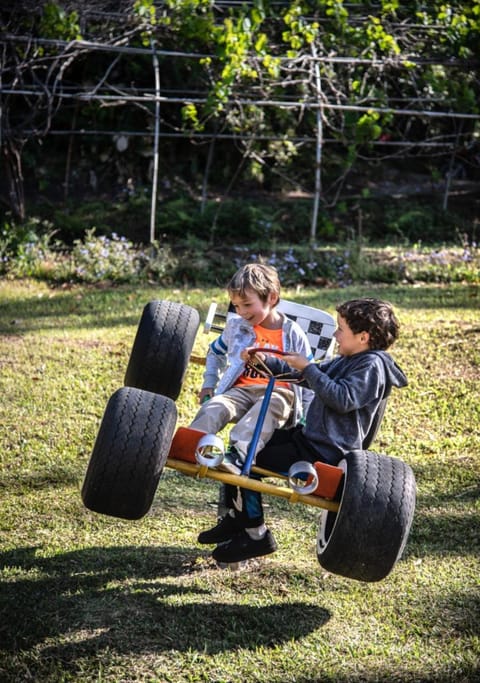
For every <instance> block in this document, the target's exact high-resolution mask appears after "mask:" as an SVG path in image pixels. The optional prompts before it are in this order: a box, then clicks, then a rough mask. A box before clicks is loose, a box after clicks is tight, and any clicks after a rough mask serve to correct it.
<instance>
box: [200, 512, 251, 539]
mask: <svg viewBox="0 0 480 683" xmlns="http://www.w3.org/2000/svg"><path fill="white" fill-rule="evenodd" d="M241 530H242V529H241V528H240V527H239V526H238V522H237V520H236V519H235V517H232V515H225V517H224V518H223V519H221V520H220V521H219V523H218V524H217V526H214V527H213V528H212V529H208V530H207V531H202V532H200V533H199V534H198V538H197V541H198V542H199V543H204V544H206V545H208V544H209V543H225V541H229V540H230V539H231V538H233V537H234V536H236V535H237V534H239V533H240V532H241Z"/></svg>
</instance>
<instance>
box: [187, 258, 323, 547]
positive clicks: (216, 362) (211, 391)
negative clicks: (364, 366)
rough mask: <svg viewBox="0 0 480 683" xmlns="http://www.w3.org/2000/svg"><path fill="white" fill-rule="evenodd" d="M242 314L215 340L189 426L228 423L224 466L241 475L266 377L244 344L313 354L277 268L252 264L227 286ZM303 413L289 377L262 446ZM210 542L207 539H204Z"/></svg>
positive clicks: (271, 410)
mask: <svg viewBox="0 0 480 683" xmlns="http://www.w3.org/2000/svg"><path fill="white" fill-rule="evenodd" d="M227 291H228V294H229V296H230V301H231V303H232V306H233V308H234V310H235V313H237V315H234V316H231V317H229V318H228V319H227V322H226V324H225V329H224V330H223V332H222V334H221V335H220V336H219V337H218V338H217V339H215V341H213V342H212V343H211V344H210V347H209V350H208V353H207V358H206V370H205V373H204V381H203V385H202V388H201V390H200V394H199V399H200V403H201V408H200V410H199V411H198V413H197V415H196V417H195V419H194V420H193V422H192V424H191V425H190V427H191V428H193V429H198V430H200V431H203V432H207V433H209V434H216V433H217V432H219V431H220V430H221V429H223V428H224V427H225V426H226V425H227V424H228V423H230V422H233V423H235V424H234V427H233V428H232V429H231V431H230V446H229V448H228V450H227V453H226V454H225V457H224V460H223V462H222V463H221V464H220V465H219V466H218V467H219V469H222V470H224V471H227V472H230V473H232V474H240V472H241V469H242V467H243V464H244V462H245V460H246V456H247V451H248V446H249V444H250V441H251V439H252V436H253V432H254V430H255V425H256V424H257V420H258V415H259V413H260V409H261V406H262V400H263V397H264V394H265V389H266V385H267V381H268V380H266V379H265V378H264V377H263V376H260V374H259V373H258V372H256V371H255V370H254V369H252V367H251V366H250V364H248V363H246V361H245V360H244V359H243V358H242V355H241V354H242V352H243V350H244V349H245V347H247V346H249V347H257V348H271V349H273V350H275V349H276V350H279V351H284V352H288V353H301V354H302V355H304V356H305V357H306V358H309V359H312V358H313V356H312V351H311V348H310V344H309V342H308V339H307V337H306V335H305V333H304V332H303V330H302V329H301V328H300V326H299V325H297V324H296V323H295V322H293V321H292V320H290V319H289V318H287V317H286V316H285V315H284V314H283V313H281V312H280V311H279V310H278V309H277V304H278V302H279V300H280V281H279V278H278V274H277V271H276V270H275V268H272V267H270V266H267V265H264V264H261V263H249V264H247V265H245V266H243V267H242V268H240V269H239V270H238V271H237V272H236V273H235V275H234V276H233V277H232V279H231V280H230V282H229V283H228V285H227ZM301 413H302V390H300V389H299V388H298V387H297V386H296V385H293V384H291V383H289V382H278V383H276V384H275V388H274V391H273V393H272V396H271V399H270V404H269V407H268V411H267V413H266V416H265V420H264V423H263V427H262V430H261V433H260V438H259V441H258V446H257V451H258V450H260V449H262V448H263V447H264V446H265V444H266V443H267V441H268V440H269V439H270V437H271V436H272V434H273V432H274V431H275V429H277V428H279V427H283V426H284V425H286V424H287V423H289V421H290V422H291V424H296V422H297V421H298V420H299V419H300V417H301ZM200 542H208V541H205V540H204V541H200Z"/></svg>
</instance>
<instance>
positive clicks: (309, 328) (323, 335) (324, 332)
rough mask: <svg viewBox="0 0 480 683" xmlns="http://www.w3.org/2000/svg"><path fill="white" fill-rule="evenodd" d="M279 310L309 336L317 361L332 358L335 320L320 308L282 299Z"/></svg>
mask: <svg viewBox="0 0 480 683" xmlns="http://www.w3.org/2000/svg"><path fill="white" fill-rule="evenodd" d="M278 310H279V311H281V312H282V313H285V315H286V316H288V317H289V318H290V319H291V320H294V321H295V322H296V323H297V325H300V327H301V328H302V330H303V331H304V332H305V334H306V335H307V339H308V341H309V342H310V346H311V347H312V353H313V357H314V359H315V360H321V359H324V358H330V357H331V356H332V355H333V349H334V347H335V339H334V337H333V333H334V332H335V328H336V324H335V318H334V317H333V316H332V315H330V313H327V312H326V311H322V310H321V309H319V308H313V307H312V306H305V305H304V304H296V303H294V302H293V301H285V300H284V299H280V301H279V302H278Z"/></svg>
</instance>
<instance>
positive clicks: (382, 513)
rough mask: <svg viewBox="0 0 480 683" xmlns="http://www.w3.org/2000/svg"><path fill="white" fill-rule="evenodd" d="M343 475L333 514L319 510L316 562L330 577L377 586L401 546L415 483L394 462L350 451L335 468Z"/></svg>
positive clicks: (412, 508)
mask: <svg viewBox="0 0 480 683" xmlns="http://www.w3.org/2000/svg"><path fill="white" fill-rule="evenodd" d="M339 466H340V467H342V469H343V470H344V472H345V476H344V482H343V491H342V492H341V494H340V507H339V510H338V512H329V511H328V510H323V511H322V513H321V515H320V523H319V528H318V536H317V557H318V561H319V562H320V564H321V566H322V567H323V568H324V569H326V570H327V571H328V572H331V573H332V574H339V575H341V576H346V577H348V578H350V579H357V580H358V581H380V580H381V579H383V578H385V576H387V574H388V573H389V572H390V571H391V570H392V569H393V567H394V565H395V563H396V562H397V560H398V559H399V558H400V556H401V554H402V552H403V550H404V548H405V544H406V542H407V538H408V534H409V531H410V527H411V524H412V521H413V514H414V511H415V494H416V487H415V477H414V475H413V472H412V470H411V468H410V467H409V466H408V465H407V464H406V463H404V462H402V461H401V460H398V459H397V458H391V457H388V456H386V455H380V454H378V453H374V452H373V451H354V452H352V453H349V454H347V455H346V457H345V459H344V460H342V461H341V462H340V463H339Z"/></svg>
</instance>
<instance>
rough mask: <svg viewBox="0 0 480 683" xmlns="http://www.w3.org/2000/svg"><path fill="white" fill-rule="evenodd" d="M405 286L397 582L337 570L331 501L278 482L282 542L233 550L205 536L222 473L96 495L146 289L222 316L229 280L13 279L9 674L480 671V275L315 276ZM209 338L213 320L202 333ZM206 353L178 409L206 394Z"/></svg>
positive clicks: (421, 675) (0, 545) (275, 520)
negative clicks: (207, 285)
mask: <svg viewBox="0 0 480 683" xmlns="http://www.w3.org/2000/svg"><path fill="white" fill-rule="evenodd" d="M357 295H377V296H382V297H384V298H388V299H389V300H391V301H392V302H393V303H394V304H395V305H396V307H397V311H398V314H399V318H400V320H401V323H402V337H401V339H400V341H399V342H398V344H397V345H396V347H395V348H394V350H393V355H394V356H395V358H396V359H397V361H398V362H399V364H400V365H401V366H402V368H403V369H404V370H405V371H406V373H407V374H408V376H409V380H410V383H409V386H408V387H407V388H406V389H404V390H402V391H397V392H395V393H394V394H393V396H392V398H391V401H390V404H389V407H388V409H387V414H386V417H385V420H384V423H383V425H382V429H381V432H380V435H379V437H378V440H377V443H376V445H375V448H376V450H378V451H380V452H386V453H388V454H390V455H393V456H397V457H400V458H402V459H403V460H405V461H407V462H408V463H409V464H410V465H411V466H412V468H413V470H414V472H415V475H416V479H417V485H418V503H417V510H416V515H415V520H414V524H413V528H412V532H411V535H410V539H409V542H408V544H407V548H406V551H405V554H404V557H403V558H402V560H401V561H400V562H399V563H398V564H397V565H396V567H395V569H394V570H393V572H392V573H391V574H390V575H389V576H388V577H387V578H386V579H385V580H383V581H382V582H379V583H374V584H364V583H360V582H355V581H351V580H347V579H343V578H341V577H337V576H333V575H328V574H326V573H325V572H324V571H323V570H322V568H321V567H320V565H319V564H318V562H317V560H316V556H315V535H316V528H317V515H318V513H316V512H315V511H314V509H311V508H307V507H305V506H302V505H292V504H290V503H288V502H287V501H284V500H281V499H277V498H269V499H267V500H266V502H267V503H268V508H267V512H268V522H269V524H270V526H271V527H272V529H273V531H274V533H275V536H276V537H277V540H278V542H279V550H278V552H277V553H276V554H275V555H272V556H270V557H269V558H268V559H266V560H264V561H262V562H256V563H255V562H253V563H251V565H252V566H250V567H249V568H248V569H246V570H243V571H241V572H231V571H224V570H220V569H218V568H217V567H216V566H215V564H214V562H213V561H212V560H211V558H210V557H209V551H208V549H206V548H205V547H203V546H199V545H198V544H197V543H196V536H197V534H198V531H199V530H201V529H203V528H207V527H208V526H210V525H211V523H212V521H213V520H214V517H215V507H214V503H215V500H216V495H217V488H216V485H215V484H214V483H212V482H210V481H208V480H204V479H202V480H193V479H190V478H188V477H184V476H183V475H180V474H178V473H176V472H175V471H173V470H170V469H166V470H165V472H164V474H163V476H162V478H161V481H160V485H159V487H158V491H157V495H156V498H155V502H154V505H153V507H152V510H151V512H150V513H149V514H148V515H147V516H146V517H145V518H144V519H142V520H140V521H137V522H127V521H123V520H118V519H114V518H107V517H102V516H100V515H96V514H94V513H92V512H90V511H88V510H86V509H85V508H84V507H83V505H82V502H81V499H80V487H81V484H82V479H83V476H84V472H85V469H86V465H87V462H88V459H89V456H90V452H91V449H92V445H93V441H94V439H95V436H96V433H97V430H98V426H99V423H100V420H101V416H102V413H103V410H104V408H105V405H106V402H107V400H108V397H109V396H110V395H111V394H112V393H113V391H114V390H115V389H117V388H118V387H120V386H122V384H123V377H124V373H125V369H126V364H127V361H128V357H129V353H130V348H131V345H132V342H133V337H134V334H135V330H136V326H137V324H138V320H139V318H140V314H141V311H142V308H143V306H144V304H145V303H147V302H148V301H150V300H153V299H161V298H168V299H172V300H175V301H179V302H182V303H188V304H191V305H193V306H195V307H196V308H198V309H199V310H200V312H201V314H202V316H204V314H205V312H206V309H207V307H208V304H209V302H210V300H212V299H214V298H215V299H217V300H220V299H221V298H222V297H224V295H223V293H222V292H221V291H220V290H214V289H212V290H207V291H203V290H202V291H200V290H191V289H190V290H183V289H177V290H159V289H156V288H153V287H150V288H147V287H144V288H138V287H126V286H125V287H120V288H116V289H108V288H106V289H102V288H91V287H74V288H67V289H56V290H50V289H48V287H47V286H46V285H44V284H40V283H34V282H29V281H16V282H2V283H0V302H1V303H0V316H1V317H0V389H1V401H0V680H1V681H2V682H3V681H5V682H9V681H12V682H13V681H15V682H18V681H51V682H52V683H53V682H55V683H57V682H58V681H82V682H84V681H92V682H93V681H96V682H103V681H110V682H113V681H115V682H117V681H118V682H120V681H121V682H130V681H142V682H144V681H148V682H153V681H157V682H159V683H164V682H170V681H171V682H174V683H187V682H188V683H191V682H196V681H202V682H209V683H229V682H232V683H234V682H235V683H237V682H258V683H293V682H295V683H307V682H312V683H313V682H319V683H320V682H330V681H335V682H345V683H347V682H349V683H350V682H353V683H360V682H368V683H371V682H373V681H382V682H383V681H388V682H389V681H396V682H404V683H407V682H408V683H410V682H412V681H415V682H426V681H432V682H434V681H435V682H437V681H439V682H441V683H443V682H447V681H448V682H451V683H458V682H464V683H467V682H468V683H470V682H473V681H477V680H480V670H479V664H478V662H479V660H480V642H479V641H480V639H479V626H478V624H479V623H480V586H479V569H480V567H479V565H480V562H479V550H480V524H479V522H480V519H479V517H480V506H479V492H480V487H479V480H480V463H479V461H480V455H479V454H480V400H479V398H478V378H479V376H480V316H479V308H480V306H479V304H480V292H479V290H478V288H475V287H473V286H472V287H470V288H469V287H467V286H462V285H457V286H434V285H431V286H421V287H409V286H398V287H388V286H383V287H377V288H373V287H368V286H367V287H362V288H346V289H343V290H334V289H331V290H322V289H318V290H314V289H304V290H301V291H300V292H299V293H294V292H285V298H290V299H295V300H297V301H299V302H302V303H307V304H311V305H316V306H318V307H322V308H325V309H327V310H330V311H333V310H334V306H335V304H336V303H337V302H340V301H342V300H345V299H347V298H351V297H352V296H357ZM207 342H208V337H206V336H205V335H202V334H201V333H199V335H198V337H197V342H196V346H195V351H197V352H199V353H203V352H204V351H205V349H206V344H207ZM200 381H201V368H200V367H199V366H194V365H192V366H191V367H190V368H189V371H188V373H187V377H186V380H185V385H184V388H183V390H182V394H181V396H180V398H179V399H178V401H177V406H178V410H179V423H178V424H179V425H181V424H184V425H185V424H187V423H188V421H189V420H190V419H191V417H192V416H193V414H194V412H195V410H196V400H195V396H194V392H195V390H196V389H197V388H198V387H199V384H200Z"/></svg>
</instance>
